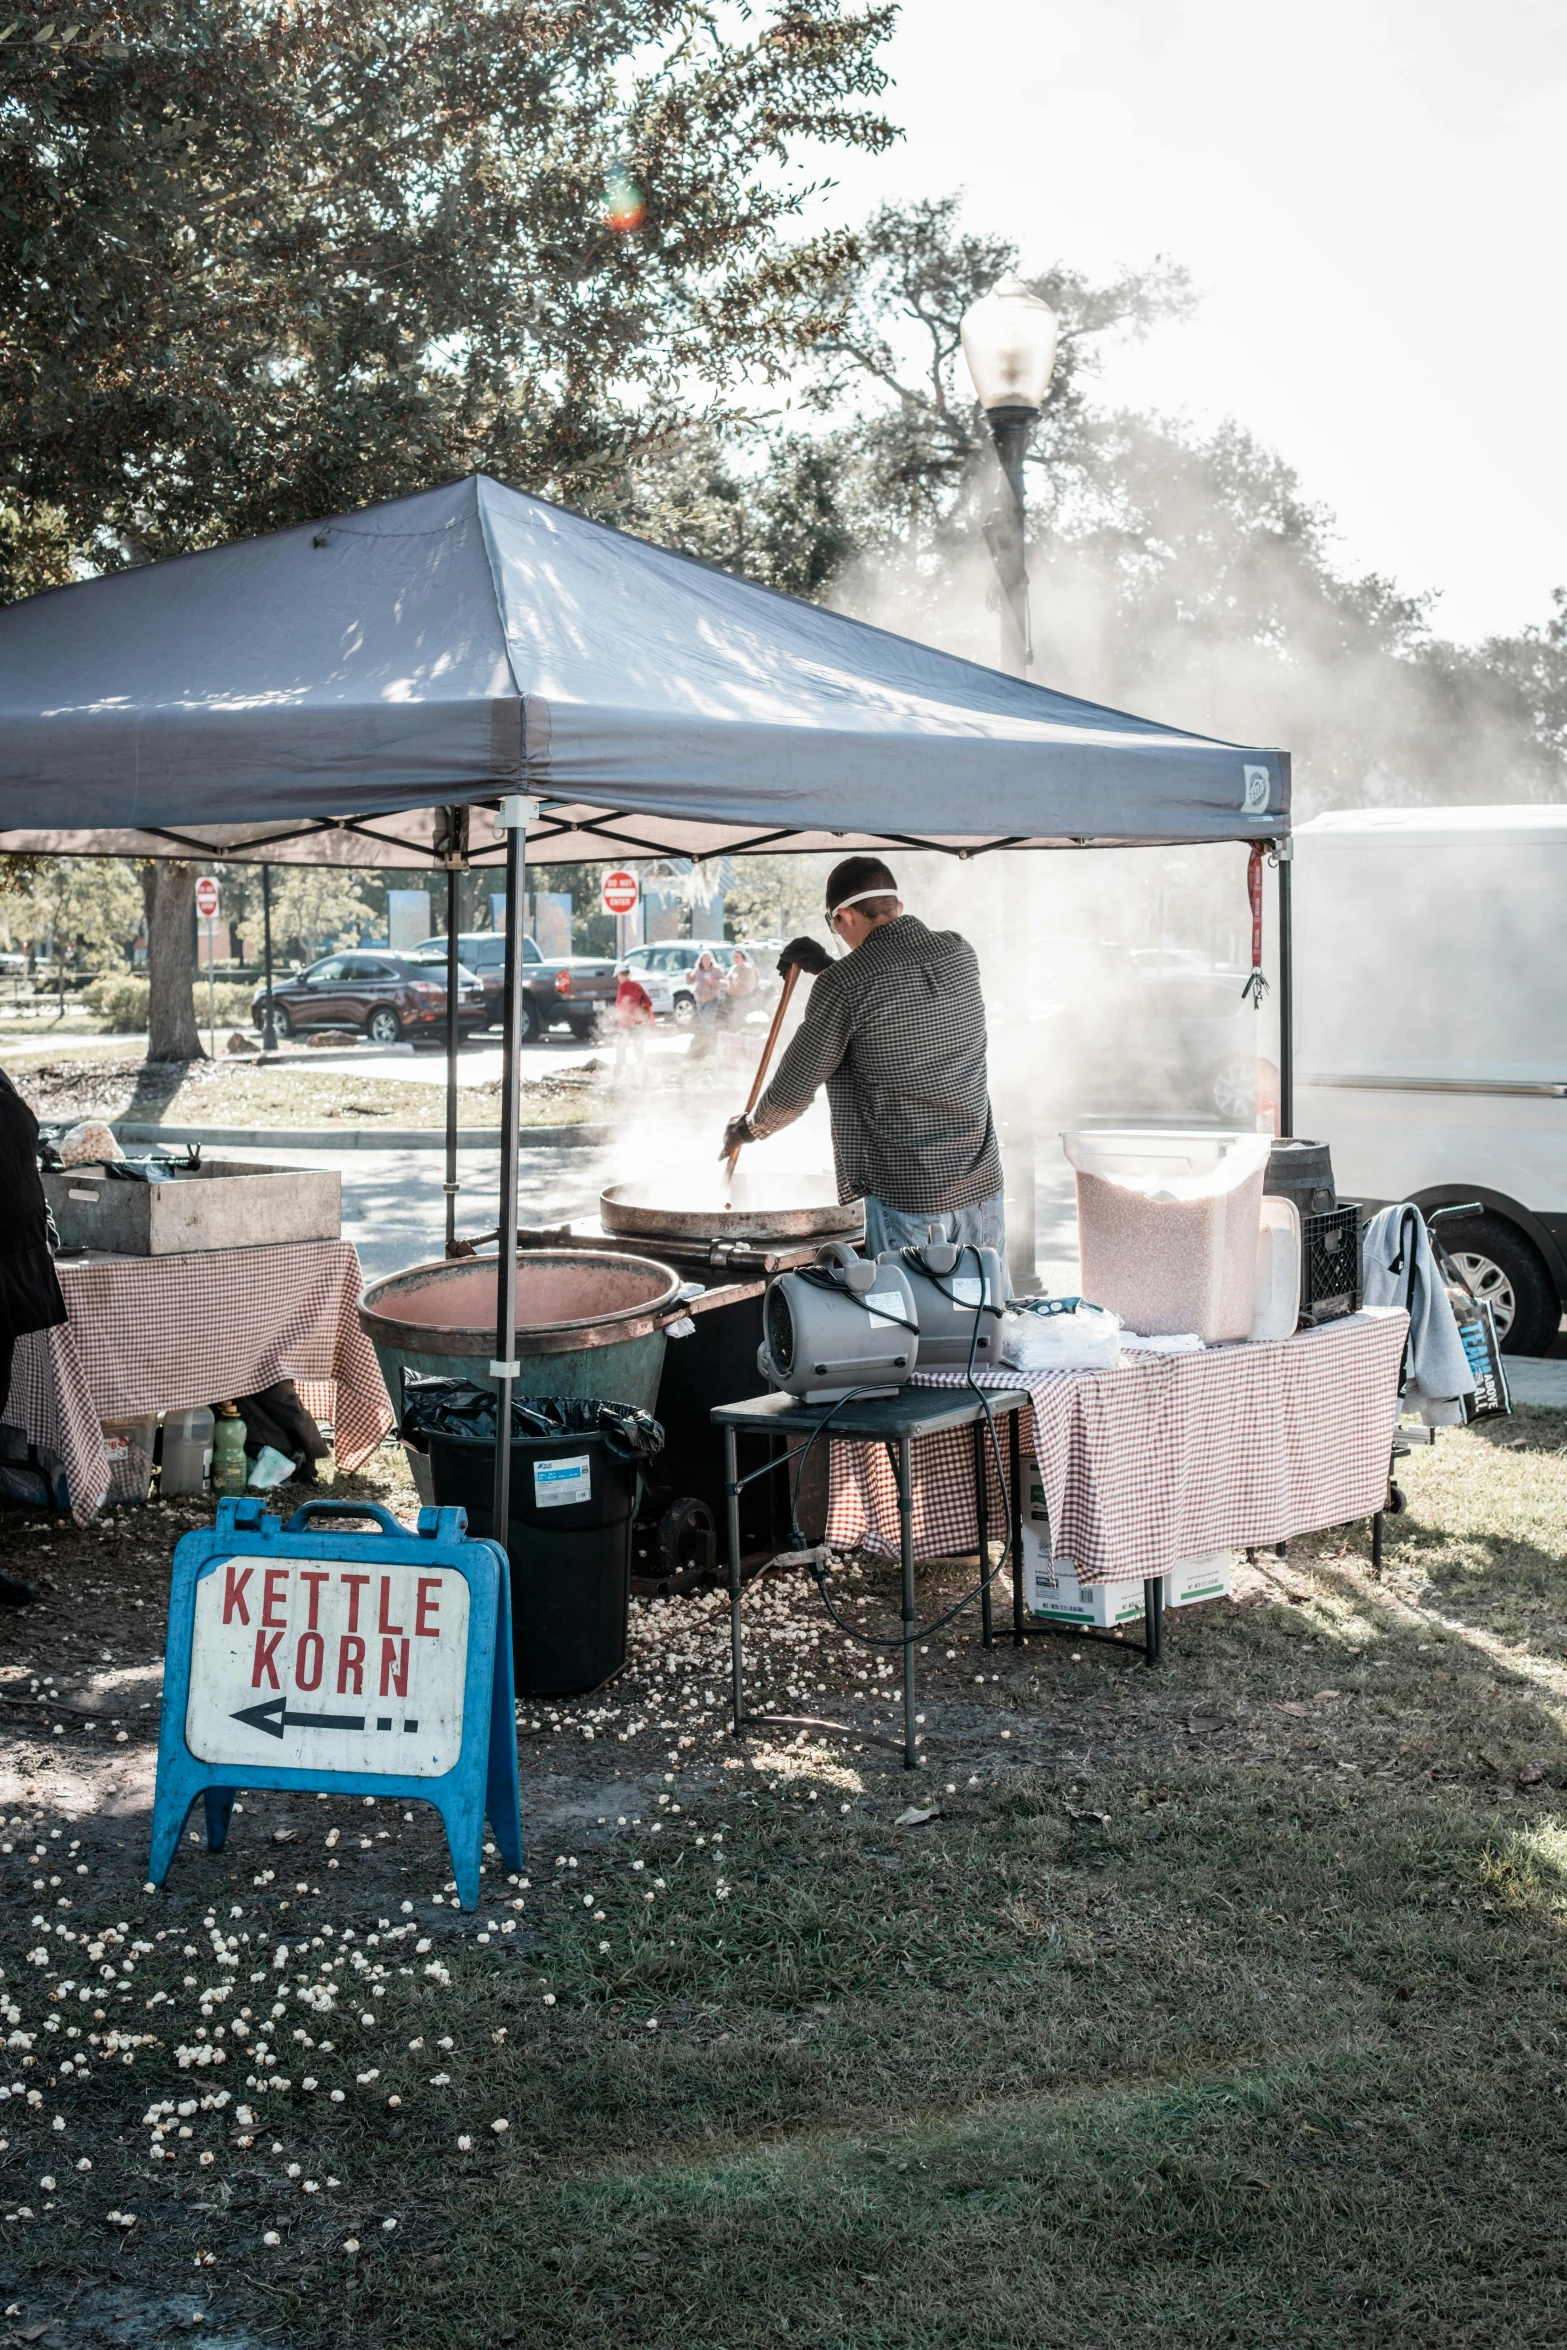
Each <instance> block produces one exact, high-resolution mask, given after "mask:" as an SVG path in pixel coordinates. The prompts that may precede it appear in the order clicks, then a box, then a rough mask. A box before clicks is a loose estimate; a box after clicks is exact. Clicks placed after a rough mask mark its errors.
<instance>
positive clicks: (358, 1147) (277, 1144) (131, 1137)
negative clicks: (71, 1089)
mask: <svg viewBox="0 0 1567 2350" xmlns="http://www.w3.org/2000/svg"><path fill="white" fill-rule="evenodd" d="M111 1131H112V1132H113V1133H114V1134H116V1135H118V1137H119V1139H120V1141H121V1142H137V1143H149V1142H175V1143H189V1142H197V1143H200V1144H201V1145H202V1146H203V1147H204V1148H206V1149H211V1150H221V1149H223V1148H224V1147H225V1146H227V1147H228V1148H229V1149H230V1150H258V1151H264V1150H280V1151H419V1150H425V1151H443V1150H445V1148H446V1129H445V1128H444V1127H443V1126H412V1127H390V1128H389V1127H385V1126H383V1127H379V1128H377V1127H364V1126H345V1127H344V1128H342V1129H341V1130H340V1131H336V1132H334V1131H333V1130H331V1129H330V1128H329V1129H327V1130H326V1131H325V1132H320V1131H317V1130H315V1129H312V1128H300V1127H289V1126H140V1125H134V1124H132V1123H131V1122H130V1121H128V1120H122V1119H118V1118H116V1119H114V1120H112V1121H111ZM614 1132H615V1128H614V1127H613V1126H609V1125H597V1126H524V1127H522V1128H520V1129H519V1131H518V1135H517V1144H518V1148H519V1149H521V1150H552V1149H553V1150H570V1149H574V1148H585V1147H589V1146H591V1145H594V1144H597V1143H603V1142H608V1141H609V1139H610V1137H611V1135H612V1134H613V1133H614ZM500 1147H501V1130H500V1128H499V1127H498V1126H459V1127H458V1129H457V1148H458V1149H459V1150H461V1151H498V1150H499V1149H500Z"/></svg>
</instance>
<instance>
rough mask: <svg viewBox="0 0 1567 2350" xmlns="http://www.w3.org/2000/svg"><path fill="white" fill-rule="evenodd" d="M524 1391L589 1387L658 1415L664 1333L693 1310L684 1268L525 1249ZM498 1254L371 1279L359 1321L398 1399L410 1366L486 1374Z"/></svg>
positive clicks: (521, 1284)
mask: <svg viewBox="0 0 1567 2350" xmlns="http://www.w3.org/2000/svg"><path fill="white" fill-rule="evenodd" d="M515 1264H516V1280H517V1360H518V1361H519V1362H520V1364H521V1366H522V1368H521V1371H520V1373H519V1375H518V1377H517V1380H516V1382H515V1388H514V1392H515V1393H517V1394H518V1395H590V1396H598V1397H601V1398H602V1399H603V1400H604V1401H606V1402H609V1403H630V1404H636V1405H637V1406H638V1408H639V1409H640V1410H642V1411H645V1412H650V1411H652V1409H653V1405H654V1402H655V1400H656V1399H657V1395H658V1382H659V1374H660V1372H661V1371H662V1370H663V1367H664V1349H665V1346H666V1344H667V1341H666V1339H665V1335H664V1333H665V1330H666V1329H667V1327H668V1325H669V1324H670V1323H671V1322H672V1321H675V1320H677V1319H678V1318H679V1317H680V1316H681V1315H682V1314H683V1313H684V1311H685V1308H684V1305H683V1303H682V1301H681V1298H680V1276H679V1274H678V1273H676V1272H675V1271H674V1270H673V1268H672V1267H671V1266H669V1265H660V1264H658V1263H656V1262H655V1261H654V1260H653V1259H652V1258H651V1257H626V1256H616V1255H613V1254H611V1253H610V1251H609V1250H607V1249H538V1250H529V1251H527V1252H525V1253H519V1254H518V1256H517V1257H516V1259H515ZM495 1283H496V1259H495V1258H494V1257H466V1258H461V1259H459V1260H458V1261H457V1262H455V1263H444V1262H443V1263H437V1264H432V1265H412V1266H410V1267H409V1269H408V1270H407V1271H406V1272H404V1273H391V1274H388V1275H387V1276H386V1278H385V1279H384V1280H381V1281H373V1282H372V1283H371V1284H370V1287H369V1288H368V1289H367V1290H366V1291H365V1294H364V1296H363V1298H362V1299H361V1300H360V1305H359V1319H360V1321H361V1323H362V1324H363V1326H364V1328H365V1331H366V1332H367V1334H368V1336H369V1338H370V1341H371V1343H372V1345H373V1346H374V1348H375V1351H376V1355H377V1357H378V1359H379V1361H380V1365H381V1373H382V1376H383V1378H384V1379H385V1381H386V1385H387V1392H388V1393H389V1394H390V1396H391V1398H392V1402H393V1404H394V1406H396V1405H399V1404H400V1403H401V1400H402V1372H403V1369H404V1366H406V1367H407V1368H408V1369H409V1370H410V1371H423V1372H435V1373H437V1374H439V1375H441V1376H444V1377H446V1378H454V1379H473V1380H476V1381H478V1382H479V1383H480V1384H481V1385H484V1386H488V1385H489V1382H490V1364H491V1363H492V1362H493V1361H494V1359H495Z"/></svg>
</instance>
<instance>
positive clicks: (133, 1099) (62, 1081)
mask: <svg viewBox="0 0 1567 2350" xmlns="http://www.w3.org/2000/svg"><path fill="white" fill-rule="evenodd" d="M7 1067H8V1069H9V1071H10V1073H11V1076H12V1077H13V1078H14V1080H15V1082H16V1085H17V1087H18V1089H19V1091H20V1092H22V1093H23V1094H24V1095H25V1096H26V1098H27V1100H28V1101H29V1102H30V1103H31V1105H32V1107H33V1110H34V1112H35V1113H36V1115H37V1116H38V1117H39V1119H41V1120H43V1121H45V1122H49V1121H56V1122H57V1121H59V1120H60V1119H62V1118H71V1119H75V1118H85V1117H102V1118H126V1119H134V1120H136V1121H138V1122H140V1123H142V1124H144V1125H167V1126H240V1127H252V1126H277V1127H284V1128H293V1129H295V1130H316V1129H320V1128H330V1127H332V1126H334V1125H342V1126H385V1127H386V1128H387V1129H388V1131H396V1130H398V1129H401V1128H405V1127H426V1126H428V1127H444V1125H445V1123H446V1089H445V1087H444V1086H443V1085H427V1084H423V1083H421V1082H420V1081H419V1080H417V1079H409V1080H406V1081H404V1080H400V1079H398V1078H395V1077H363V1076H361V1075H360V1074H359V1072H358V1071H357V1070H356V1069H354V1068H352V1067H345V1066H344V1065H342V1064H341V1063H339V1064H337V1065H335V1066H329V1067H324V1068H321V1069H312V1068H310V1067H308V1066H306V1067H304V1068H301V1067H299V1066H298V1065H297V1064H296V1065H292V1066H288V1067H284V1068H276V1067H270V1068H269V1067H267V1066H266V1065H265V1064H263V1063H261V1062H258V1061H246V1060H238V1059H236V1060H232V1061H225V1060H217V1061H192V1062H190V1063H188V1064H186V1063H181V1062H144V1061H141V1060H132V1059H126V1058H123V1057H112V1056H110V1055H107V1054H105V1055H103V1056H101V1057H94V1058H93V1059H91V1060H88V1059H86V1058H85V1057H81V1056H78V1057H76V1058H74V1059H73V1058H71V1057H69V1056H68V1055H67V1054H64V1053H61V1052H59V1051H56V1052H55V1053H54V1054H52V1055H51V1054H49V1053H47V1052H40V1053H38V1054H37V1055H36V1056H35V1055H31V1054H29V1055H27V1056H25V1057H24V1056H22V1055H20V1054H18V1055H15V1056H12V1057H10V1058H8V1060H7ZM522 1097H523V1102H522V1116H523V1123H524V1124H525V1125H529V1126H560V1125H565V1126H570V1125H576V1124H579V1123H582V1122H585V1121H591V1120H594V1119H599V1118H602V1117H604V1116H605V1115H606V1112H605V1108H604V1095H603V1090H602V1087H601V1085H600V1084H599V1082H598V1074H597V1072H590V1071H588V1070H586V1069H582V1070H578V1069H562V1070H561V1071H560V1072H559V1073H558V1074H556V1075H551V1076H548V1077H543V1078H538V1079H533V1080H525V1081H524V1083H523V1088H522ZM500 1114H501V1112H500V1085H499V1081H498V1080H496V1081H492V1082H489V1083H486V1084H483V1085H464V1086H459V1088H458V1093H457V1116H458V1120H459V1122H460V1123H461V1124H462V1125H464V1126H479V1127H487V1128H490V1127H498V1126H499V1124H500Z"/></svg>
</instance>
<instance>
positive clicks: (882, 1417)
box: [713, 1387, 1164, 1770]
mask: <svg viewBox="0 0 1567 2350" xmlns="http://www.w3.org/2000/svg"><path fill="white" fill-rule="evenodd" d="M986 1404H988V1405H989V1407H990V1417H991V1420H992V1421H994V1422H996V1423H999V1422H1000V1421H1002V1420H1005V1421H1006V1424H1007V1452H1008V1483H1009V1485H1010V1488H1011V1519H1012V1536H1011V1543H1010V1546H1009V1547H1010V1552H1011V1560H1012V1638H1013V1641H1014V1643H1015V1645H1016V1646H1018V1647H1021V1646H1022V1645H1023V1531H1022V1529H1023V1517H1024V1512H1023V1508H1022V1498H1023V1470H1022V1445H1021V1440H1020V1429H1019V1424H1018V1422H1019V1415H1020V1414H1021V1413H1022V1412H1024V1411H1025V1410H1027V1409H1028V1408H1029V1404H1030V1398H1029V1395H1028V1391H1027V1389H1026V1388H1021V1387H1014V1388H998V1389H994V1390H989V1391H987V1393H986V1395H985V1399H984V1402H981V1401H980V1399H979V1397H978V1396H976V1395H975V1394H974V1393H973V1392H972V1390H968V1389H959V1390H955V1391H954V1390H950V1389H949V1390H947V1391H946V1392H944V1393H943V1392H941V1391H939V1390H933V1389H931V1388H928V1387H927V1388H920V1387H905V1388H903V1389H901V1390H900V1391H899V1393H898V1394H896V1395H885V1396H866V1397H863V1398H850V1399H849V1400H848V1401H846V1402H844V1403H838V1404H806V1403H800V1402H798V1401H797V1400H796V1399H795V1397H793V1396H792V1395H758V1396H750V1397H748V1398H746V1400H745V1401H743V1402H741V1403H729V1404H720V1405H719V1406H718V1408H717V1409H716V1410H715V1411H714V1413H713V1420H714V1424H715V1425H716V1426H718V1427H721V1428H722V1429H723V1432H724V1489H725V1493H726V1495H727V1498H728V1530H727V1531H728V1544H729V1649H730V1672H731V1678H732V1684H733V1686H732V1699H733V1712H734V1731H735V1735H736V1737H739V1736H741V1735H742V1733H743V1732H744V1731H746V1730H754V1729H780V1730H837V1731H843V1730H852V1731H854V1732H855V1734H856V1735H857V1736H862V1737H866V1738H868V1739H870V1740H871V1741H872V1742H873V1743H874V1744H876V1745H880V1746H891V1747H893V1748H894V1749H895V1750H898V1751H901V1752H902V1755H903V1766H904V1769H905V1770H913V1769H914V1768H915V1767H916V1764H917V1762H918V1760H919V1757H918V1753H917V1751H916V1750H917V1748H918V1745H919V1739H918V1737H917V1735H916V1731H915V1720H914V1715H915V1705H916V1702H917V1700H916V1694H915V1673H914V1648H915V1642H916V1639H917V1638H918V1637H919V1635H918V1633H917V1632H916V1629H915V1617H914V1563H915V1562H914V1550H915V1542H914V1475H913V1465H912V1453H913V1448H914V1445H915V1444H916V1443H917V1442H918V1441H919V1439H920V1438H921V1437H926V1436H940V1435H945V1434H947V1433H948V1432H950V1431H955V1430H960V1429H963V1428H969V1429H972V1431H973V1465H974V1516H975V1522H976V1526H977V1529H978V1536H979V1557H980V1569H981V1574H982V1576H983V1577H984V1583H983V1588H982V1590H981V1593H980V1607H981V1621H982V1623H983V1627H984V1641H985V1646H986V1647H987V1648H989V1647H990V1646H991V1645H992V1625H991V1606H990V1582H991V1574H990V1564H989V1550H988V1544H989V1539H990V1504H989V1495H988V1490H987V1487H988V1476H987V1471H988V1469H989V1467H990V1465H991V1464H990V1462H989V1461H988V1459H987V1448H988V1446H989V1443H990V1428H989V1426H988V1425H987V1422H986V1412H985V1406H986ZM742 1435H744V1436H754V1437H761V1438H765V1439H767V1440H768V1453H769V1458H768V1459H767V1460H766V1461H765V1462H764V1463H763V1465H762V1466H761V1467H760V1468H758V1469H751V1470H749V1471H748V1472H747V1473H746V1475H744V1476H741V1475H740V1473H739V1460H738V1440H739V1438H740V1437H741V1436H742ZM779 1436H782V1437H786V1438H787V1437H798V1438H799V1439H800V1441H799V1442H798V1443H796V1444H795V1445H793V1446H792V1448H791V1449H789V1450H787V1451H785V1452H782V1453H779V1452H778V1451H777V1448H776V1446H775V1445H774V1444H773V1443H772V1441H771V1440H772V1439H773V1438H775V1437H779ZM834 1437H841V1438H844V1439H846V1440H848V1441H849V1442H855V1443H862V1444H881V1445H885V1447H886V1449H887V1453H888V1457H889V1459H890V1460H891V1463H892V1470H893V1475H894V1477H895V1479H896V1481H897V1490H898V1522H899V1530H900V1535H901V1541H900V1546H899V1552H900V1566H901V1571H902V1636H901V1639H900V1640H899V1641H898V1642H897V1643H896V1644H895V1645H897V1646H900V1647H901V1648H902V1651H903V1737H902V1740H901V1742H900V1741H899V1740H897V1739H893V1738H883V1737H879V1736H878V1735H877V1734H876V1733H875V1732H873V1731H861V1730H859V1728H858V1725H857V1724H855V1723H852V1722H843V1721H828V1720H823V1719H821V1718H819V1717H817V1716H815V1715H809V1714H775V1713H748V1712H747V1711H746V1705H745V1668H744V1655H743V1650H742V1643H741V1627H740V1588H741V1586H740V1495H741V1493H742V1492H743V1490H744V1489H745V1487H746V1486H747V1485H749V1484H751V1483H752V1482H753V1480H754V1479H756V1478H758V1477H767V1476H771V1475H772V1474H774V1472H776V1471H777V1470H779V1469H783V1468H786V1467H787V1466H788V1464H789V1463H790V1462H791V1461H794V1460H797V1459H798V1458H799V1457H800V1456H801V1455H802V1454H803V1453H804V1452H805V1450H806V1448H807V1446H808V1445H809V1444H810V1443H811V1442H812V1441H814V1440H816V1439H818V1438H820V1439H822V1440H824V1441H826V1442H829V1443H830V1442H831V1440H832V1439H833V1438H834ZM1144 1590H1145V1595H1146V1599H1147V1609H1148V1612H1147V1616H1146V1618H1145V1621H1146V1624H1147V1642H1146V1655H1147V1658H1148V1662H1149V1663H1150V1664H1153V1663H1154V1662H1156V1661H1157V1658H1158V1654H1159V1637H1160V1627H1161V1624H1162V1621H1163V1601H1164V1587H1163V1583H1162V1581H1160V1580H1158V1579H1155V1580H1154V1581H1151V1582H1149V1583H1147V1584H1145V1586H1144Z"/></svg>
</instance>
